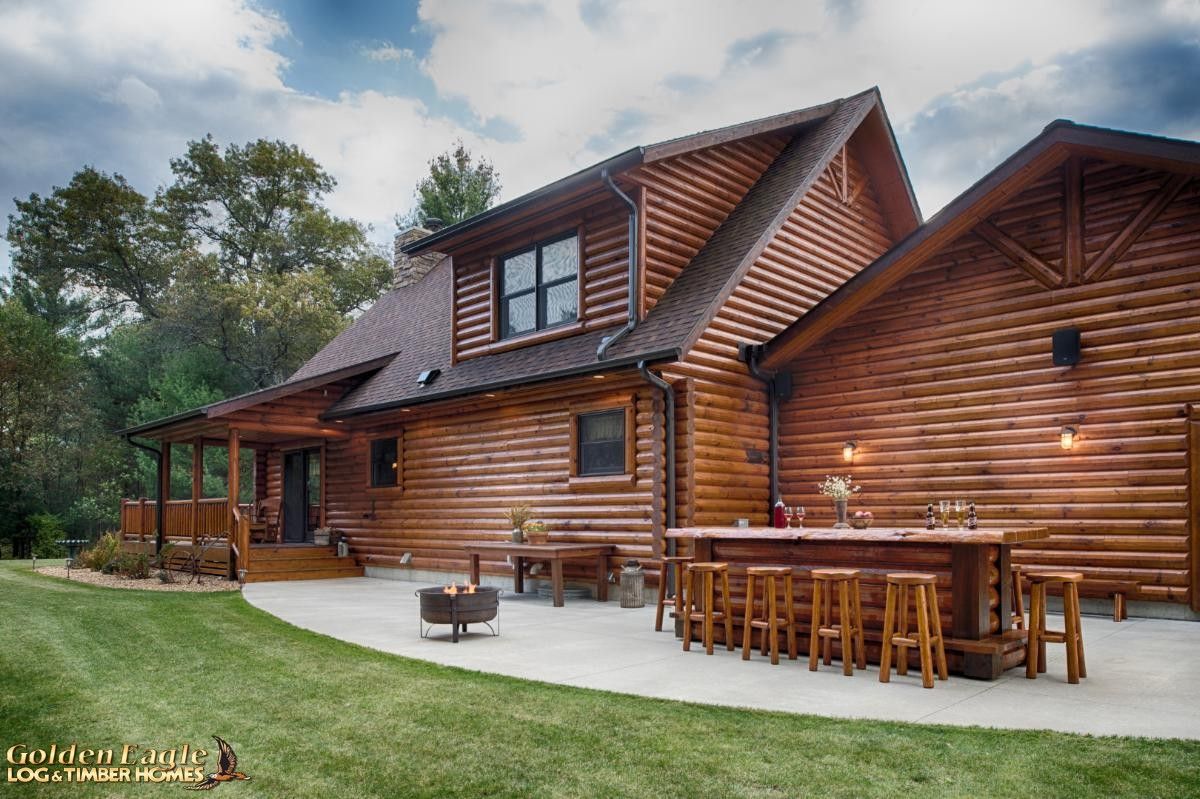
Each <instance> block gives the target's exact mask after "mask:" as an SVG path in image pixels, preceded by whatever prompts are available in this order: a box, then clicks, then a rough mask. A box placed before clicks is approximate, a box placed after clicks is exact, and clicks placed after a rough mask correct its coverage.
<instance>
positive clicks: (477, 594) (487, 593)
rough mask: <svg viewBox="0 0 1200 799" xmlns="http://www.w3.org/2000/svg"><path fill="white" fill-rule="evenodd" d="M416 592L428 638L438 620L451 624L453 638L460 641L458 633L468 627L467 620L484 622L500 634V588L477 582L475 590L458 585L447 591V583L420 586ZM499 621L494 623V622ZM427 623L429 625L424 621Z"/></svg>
mask: <svg viewBox="0 0 1200 799" xmlns="http://www.w3.org/2000/svg"><path fill="white" fill-rule="evenodd" d="M416 595H417V596H418V597H420V599H421V637H422V638H428V637H429V632H430V630H432V629H433V625H435V624H449V625H450V630H451V632H450V640H451V641H452V642H454V643H456V644H457V643H458V633H459V631H460V630H461V631H462V632H464V633H465V632H466V631H467V625H468V624H485V625H487V628H488V629H489V630H491V631H492V635H499V634H500V589H499V588H492V587H490V586H486V585H480V586H476V587H475V590H474V591H472V592H469V593H468V592H467V591H464V590H463V589H462V588H459V589H458V591H456V592H455V593H452V594H451V593H447V592H446V589H445V587H444V586H437V587H436V588H420V589H418V590H417V592H416ZM493 620H494V621H495V622H496V626H495V627H493V626H492V624H491V622H492V621H493ZM426 624H428V625H429V627H426V626H425V625H426Z"/></svg>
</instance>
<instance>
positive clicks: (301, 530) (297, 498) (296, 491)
mask: <svg viewBox="0 0 1200 799" xmlns="http://www.w3.org/2000/svg"><path fill="white" fill-rule="evenodd" d="M308 470H309V451H308V450H295V451H293V452H285V453H284V454H283V541H284V543H285V544H303V543H305V542H308V541H311V540H312V535H311V533H312V530H311V528H310V526H309V522H308V505H309V496H308V495H309V480H308ZM318 496H319V495H318Z"/></svg>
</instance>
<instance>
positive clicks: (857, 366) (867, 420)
mask: <svg viewBox="0 0 1200 799" xmlns="http://www.w3.org/2000/svg"><path fill="white" fill-rule="evenodd" d="M1074 181H1078V182H1074ZM1169 183H1170V176H1168V175H1165V174H1162V173H1156V172H1149V171H1146V170H1144V169H1141V168H1135V167H1132V166H1123V165H1120V164H1113V163H1105V162H1098V161H1082V162H1078V163H1075V164H1072V163H1068V164H1066V165H1064V166H1062V167H1059V168H1057V169H1055V170H1053V171H1052V172H1050V173H1048V174H1046V175H1045V176H1044V177H1043V178H1041V179H1040V180H1037V181H1035V182H1034V183H1033V184H1032V185H1030V186H1029V187H1028V188H1026V189H1025V190H1024V191H1022V192H1020V193H1019V194H1018V195H1017V196H1015V197H1014V198H1013V199H1012V200H1011V201H1010V202H1009V203H1008V204H1007V205H1006V206H1005V207H1004V208H1003V209H1001V210H1000V211H999V212H997V213H995V214H993V215H992V216H991V217H990V218H989V220H987V221H988V222H989V223H990V224H991V225H992V226H993V227H992V228H987V229H985V231H984V235H985V236H987V238H984V237H982V236H981V235H980V234H979V233H978V232H975V231H973V232H971V233H968V234H966V235H964V236H962V237H960V238H959V239H958V240H956V241H954V242H952V243H950V244H948V245H947V246H945V247H943V248H942V249H941V251H940V252H938V253H936V254H935V255H934V256H932V257H930V258H929V259H927V261H926V262H925V263H924V264H923V265H922V266H920V267H919V268H918V269H917V270H916V271H915V272H913V273H912V274H910V275H908V276H907V277H906V278H904V279H903V280H901V281H900V282H899V283H898V284H897V285H896V286H895V287H893V288H892V289H890V290H889V291H888V292H886V293H885V294H884V295H883V296H882V297H880V298H879V299H878V300H876V301H875V302H874V303H872V304H870V305H868V306H867V307H866V308H865V309H864V310H863V311H862V312H860V313H859V314H858V316H857V317H856V318H855V319H854V320H853V321H851V322H849V323H846V324H843V325H842V326H841V327H839V328H838V329H836V330H834V331H833V332H831V333H830V334H828V335H826V336H825V337H824V338H823V339H822V340H821V341H820V342H819V343H818V344H817V345H816V346H814V347H813V348H811V349H810V350H808V351H807V352H806V353H804V355H802V356H801V357H800V358H798V359H797V360H795V361H794V362H793V363H792V364H791V365H790V367H789V369H790V371H791V372H792V374H793V379H794V382H795V386H796V391H795V395H794V397H793V399H792V400H791V401H790V402H786V403H785V404H784V405H783V408H782V412H781V428H782V435H781V442H780V446H781V454H782V469H781V472H782V474H781V482H782V490H783V493H784V495H785V497H786V498H787V499H788V501H789V502H796V503H803V504H806V505H807V506H808V508H809V515H810V518H812V519H814V520H816V521H817V522H818V523H820V520H822V519H825V520H828V519H831V518H832V511H831V509H830V506H829V503H828V501H826V500H824V499H823V498H821V497H820V496H819V495H817V493H816V491H815V486H816V483H817V482H818V481H819V480H820V479H821V478H822V477H823V476H824V475H826V474H845V473H847V472H849V473H851V474H853V476H854V477H855V479H856V481H857V482H859V483H861V484H862V485H863V486H864V492H863V494H862V495H861V498H860V499H858V500H856V502H855V504H856V505H857V507H860V508H870V509H871V510H873V511H875V512H876V514H877V516H880V517H882V520H883V521H884V522H886V523H896V524H901V523H912V521H913V520H914V519H916V518H918V516H919V515H921V514H923V511H924V507H925V504H926V503H927V502H930V501H936V500H939V499H946V498H956V497H962V498H967V499H974V500H975V501H976V502H977V503H978V506H979V515H980V518H981V520H982V522H983V523H985V524H986V523H987V522H989V521H993V522H1001V521H1002V522H1005V523H1007V522H1012V521H1017V520H1019V521H1028V522H1036V523H1038V524H1045V525H1047V526H1050V527H1051V528H1052V530H1053V535H1052V537H1051V539H1050V540H1049V541H1048V542H1046V543H1042V542H1038V543H1037V544H1031V545H1027V546H1024V547H1018V548H1017V549H1015V550H1014V554H1013V560H1014V562H1018V563H1024V564H1032V565H1039V566H1055V567H1060V568H1061V567H1071V568H1073V569H1079V570H1081V571H1083V572H1084V573H1085V575H1087V577H1089V578H1090V579H1092V580H1096V581H1104V580H1109V581H1116V580H1133V581H1137V582H1139V583H1141V589H1140V591H1139V592H1138V593H1137V594H1136V595H1135V596H1136V598H1141V599H1152V600H1170V601H1177V602H1183V601H1186V600H1187V599H1188V598H1189V592H1190V590H1191V588H1190V586H1191V585H1192V580H1193V579H1194V575H1193V574H1191V573H1190V568H1191V567H1190V563H1189V529H1188V471H1187V458H1188V450H1187V424H1188V423H1187V412H1186V405H1187V404H1188V403H1190V402H1195V401H1196V400H1197V399H1198V398H1200V348H1198V347H1197V342H1200V314H1198V313H1197V312H1198V311H1200V268H1198V265H1197V259H1198V257H1200V213H1197V211H1198V210H1200V186H1198V185H1197V183H1196V182H1195V181H1193V182H1192V183H1191V184H1189V185H1188V186H1186V187H1185V188H1183V190H1182V191H1181V192H1180V193H1179V194H1178V195H1177V196H1176V197H1175V198H1174V199H1173V200H1172V201H1171V202H1170V203H1169V204H1168V205H1167V206H1166V208H1165V210H1164V211H1162V212H1161V213H1160V214H1158V216H1157V217H1156V218H1154V221H1153V222H1152V223H1151V224H1150V225H1149V226H1148V228H1147V229H1146V230H1145V232H1144V233H1141V234H1140V235H1138V236H1136V240H1135V241H1133V243H1132V246H1130V247H1129V248H1128V250H1127V251H1125V252H1124V254H1123V255H1120V257H1118V258H1117V259H1116V261H1115V263H1114V264H1113V265H1112V266H1111V267H1110V268H1109V269H1108V270H1107V271H1105V272H1103V273H1102V274H1098V275H1097V274H1093V275H1092V276H1090V277H1089V275H1088V273H1089V269H1090V267H1091V265H1093V264H1095V263H1096V262H1097V260H1098V259H1099V258H1100V256H1101V254H1102V253H1103V252H1104V251H1105V250H1106V249H1108V248H1109V245H1110V244H1111V243H1112V242H1114V241H1117V240H1119V239H1120V237H1121V236H1122V235H1129V234H1130V233H1131V232H1132V231H1133V228H1131V227H1130V226H1131V224H1132V223H1134V222H1135V220H1136V218H1137V216H1138V214H1139V211H1141V210H1143V209H1145V208H1147V207H1148V205H1149V204H1151V203H1153V202H1154V200H1155V198H1156V197H1158V196H1159V195H1160V194H1161V193H1162V192H1163V191H1164V189H1165V188H1167V189H1169ZM1074 197H1081V198H1082V202H1081V203H1079V202H1076V201H1075V200H1074V199H1072V198H1074ZM1072 208H1074V209H1075V210H1074V211H1072ZM1079 209H1081V210H1079ZM993 230H999V231H1000V232H1001V234H1002V235H1003V239H997V237H996V236H995V235H994V233H993V232H992V231H993ZM989 239H990V240H991V241H992V242H993V243H989ZM1004 239H1012V240H1015V241H1017V242H1018V243H1019V244H1020V246H1021V248H1022V249H1023V250H1024V252H1026V253H1030V254H1032V256H1033V258H1032V259H1030V258H1028V257H1027V256H1020V258H1024V259H1025V260H1027V261H1034V262H1041V264H1043V265H1044V267H1045V269H1044V270H1042V271H1041V275H1042V277H1041V278H1039V277H1038V276H1037V274H1038V272H1039V270H1037V269H1033V268H1030V266H1029V264H1028V263H1027V264H1026V265H1025V266H1021V265H1019V264H1017V263H1016V262H1015V261H1014V260H1010V256H1011V255H1012V254H1013V252H1019V251H1014V250H1013V248H1012V247H1011V246H1010V247H1008V248H1007V249H1008V250H1009V253H1008V254H1005V253H1003V252H1002V251H1001V249H1000V248H997V246H996V245H995V243H994V242H995V241H1001V244H1003V243H1004ZM1020 258H1018V260H1020ZM1058 276H1063V277H1062V281H1063V284H1064V285H1060V286H1057V287H1055V288H1049V287H1048V286H1047V285H1045V283H1044V282H1043V281H1054V280H1056V279H1057V278H1058ZM1068 326H1075V327H1078V328H1079V329H1080V330H1081V331H1082V359H1081V361H1080V363H1079V364H1078V365H1076V366H1074V367H1065V366H1055V365H1054V364H1053V363H1052V361H1051V341H1050V338H1051V334H1052V332H1053V331H1054V330H1056V329H1058V328H1062V327H1068ZM1067 425H1069V426H1073V427H1075V428H1077V429H1078V431H1079V434H1078V437H1077V439H1076V442H1075V445H1074V447H1073V449H1071V450H1069V451H1067V450H1063V449H1062V448H1061V446H1060V443H1059V431H1060V429H1061V428H1062V427H1063V426H1067ZM847 440H853V441H856V442H857V444H858V448H857V450H856V453H855V458H854V463H853V464H852V465H851V464H846V463H844V462H843V460H842V454H841V453H842V444H843V442H845V441H847Z"/></svg>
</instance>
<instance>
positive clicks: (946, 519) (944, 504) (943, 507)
mask: <svg viewBox="0 0 1200 799" xmlns="http://www.w3.org/2000/svg"><path fill="white" fill-rule="evenodd" d="M938 509H939V510H940V511H941V517H942V529H943V530H944V529H946V528H947V527H949V526H950V500H948V499H943V500H939V501H938Z"/></svg>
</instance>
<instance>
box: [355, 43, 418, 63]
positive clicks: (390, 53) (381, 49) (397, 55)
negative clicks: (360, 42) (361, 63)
mask: <svg viewBox="0 0 1200 799" xmlns="http://www.w3.org/2000/svg"><path fill="white" fill-rule="evenodd" d="M359 52H361V53H362V54H363V55H364V56H365V57H366V58H367V59H368V60H370V61H413V60H415V59H416V57H417V56H416V53H414V52H413V51H412V50H410V49H408V48H407V47H397V46H396V45H394V44H392V43H391V42H384V43H383V44H380V45H376V46H374V47H364V48H362V49H361V50H360V51H359Z"/></svg>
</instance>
